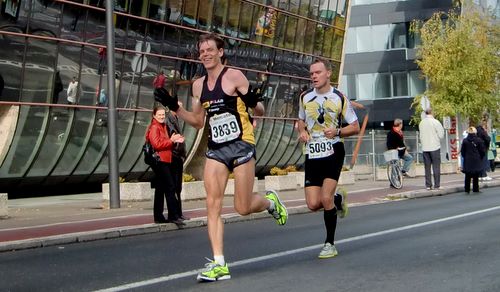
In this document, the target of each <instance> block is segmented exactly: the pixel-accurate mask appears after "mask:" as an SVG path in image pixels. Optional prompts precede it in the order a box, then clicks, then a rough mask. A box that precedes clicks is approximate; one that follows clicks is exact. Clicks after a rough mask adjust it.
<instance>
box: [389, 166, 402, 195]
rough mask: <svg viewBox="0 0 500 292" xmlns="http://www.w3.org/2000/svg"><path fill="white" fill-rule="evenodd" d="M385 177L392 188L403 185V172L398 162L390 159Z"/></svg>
mask: <svg viewBox="0 0 500 292" xmlns="http://www.w3.org/2000/svg"><path fill="white" fill-rule="evenodd" d="M387 177H388V178H389V182H390V183H391V186H393V187H394V188H396V189H400V188H402V187H403V173H402V172H401V166H400V165H399V163H397V162H393V161H391V162H390V163H389V164H388V165H387Z"/></svg>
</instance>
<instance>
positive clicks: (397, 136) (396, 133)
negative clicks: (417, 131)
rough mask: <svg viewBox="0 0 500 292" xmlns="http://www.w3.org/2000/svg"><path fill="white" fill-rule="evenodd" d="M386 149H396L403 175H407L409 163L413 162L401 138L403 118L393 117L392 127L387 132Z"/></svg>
mask: <svg viewBox="0 0 500 292" xmlns="http://www.w3.org/2000/svg"><path fill="white" fill-rule="evenodd" d="M386 144H387V150H391V149H396V150H398V156H399V158H400V159H403V161H404V164H403V171H402V172H403V175H404V176H409V174H408V171H410V167H411V163H412V162H413V156H411V155H410V153H408V148H407V147H406V145H405V142H404V138H403V120H401V119H395V120H394V124H393V126H392V129H391V130H390V131H389V133H387V142H386Z"/></svg>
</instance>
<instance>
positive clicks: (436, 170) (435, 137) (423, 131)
mask: <svg viewBox="0 0 500 292" xmlns="http://www.w3.org/2000/svg"><path fill="white" fill-rule="evenodd" d="M418 130H419V131H420V143H421V144H422V152H423V154H422V155H423V158H424V168H425V187H426V188H427V189H428V190H431V189H432V188H433V186H432V178H431V166H432V173H433V175H434V189H437V190H439V189H440V188H441V181H440V180H441V139H443V138H444V128H443V125H441V123H440V122H439V121H438V120H436V119H435V118H434V116H433V115H432V109H430V108H429V109H427V110H426V111H425V118H424V119H423V120H422V121H420V123H419V124H418Z"/></svg>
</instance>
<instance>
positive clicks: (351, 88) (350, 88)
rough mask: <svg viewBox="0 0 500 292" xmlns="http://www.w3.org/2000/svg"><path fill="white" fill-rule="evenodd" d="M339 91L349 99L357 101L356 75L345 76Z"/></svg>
mask: <svg viewBox="0 0 500 292" xmlns="http://www.w3.org/2000/svg"><path fill="white" fill-rule="evenodd" d="M339 89H340V91H341V92H342V93H344V94H345V95H346V96H347V98H349V99H353V100H356V99H358V98H357V95H356V75H344V76H342V81H341V82H340V86H339Z"/></svg>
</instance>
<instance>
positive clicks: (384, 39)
mask: <svg viewBox="0 0 500 292" xmlns="http://www.w3.org/2000/svg"><path fill="white" fill-rule="evenodd" d="M390 32H391V24H382V25H373V26H372V31H371V34H372V37H371V39H373V47H372V51H385V50H387V49H388V48H389V34H390ZM374 36H376V37H374Z"/></svg>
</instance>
